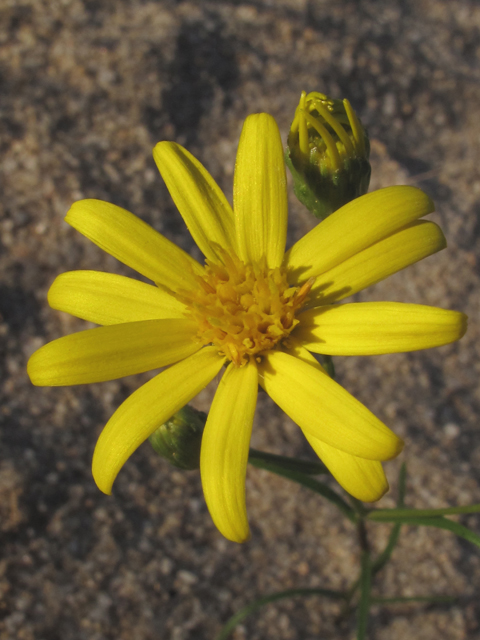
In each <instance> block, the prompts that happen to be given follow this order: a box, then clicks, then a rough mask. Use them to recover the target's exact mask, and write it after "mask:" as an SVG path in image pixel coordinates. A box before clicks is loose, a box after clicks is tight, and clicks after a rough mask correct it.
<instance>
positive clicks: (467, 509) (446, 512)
mask: <svg viewBox="0 0 480 640" xmlns="http://www.w3.org/2000/svg"><path fill="white" fill-rule="evenodd" d="M462 513H463V514H465V513H480V504H472V505H466V506H464V507H446V508H445V509H376V510H374V511H370V512H369V513H368V515H367V516H366V517H367V519H368V520H377V521H382V522H392V519H397V520H403V519H404V518H417V517H418V518H436V517H437V516H454V515H457V514H462Z"/></svg>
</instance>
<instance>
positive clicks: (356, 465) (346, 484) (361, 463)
mask: <svg viewBox="0 0 480 640" xmlns="http://www.w3.org/2000/svg"><path fill="white" fill-rule="evenodd" d="M288 342H289V348H285V347H284V349H283V350H284V351H285V352H286V353H289V354H291V355H293V356H295V357H296V358H300V360H302V361H303V362H306V363H308V364H309V365H311V366H313V367H315V368H316V369H318V370H319V371H321V372H323V373H325V374H326V371H325V369H324V368H323V367H322V365H321V364H320V363H319V362H318V361H317V360H316V359H315V358H314V356H313V355H312V354H311V353H310V351H307V350H306V349H305V348H304V347H302V346H301V345H300V344H299V343H298V342H296V341H295V340H294V339H292V338H289V340H288ZM304 436H305V437H306V439H307V440H308V442H309V443H310V446H311V447H312V449H313V450H314V451H315V453H316V454H317V455H318V457H319V458H321V459H322V461H323V462H324V463H325V464H326V466H327V467H328V468H329V470H330V472H331V474H332V475H333V477H334V478H335V479H336V480H337V482H338V483H339V484H340V485H341V486H342V487H343V488H344V489H345V491H347V492H348V493H349V494H350V495H352V496H353V497H354V498H357V500H362V501H363V502H375V501H376V500H380V498H381V497H382V496H383V495H384V494H385V493H386V492H387V491H388V482H387V479H386V477H385V473H384V471H383V468H382V465H381V463H380V462H378V461H377V460H366V459H365V458H359V457H357V456H352V455H351V454H349V453H345V451H340V449H336V448H335V447H331V446H330V445H328V444H326V443H325V442H322V441H321V440H319V439H318V438H314V437H313V436H312V435H311V434H310V433H308V432H304Z"/></svg>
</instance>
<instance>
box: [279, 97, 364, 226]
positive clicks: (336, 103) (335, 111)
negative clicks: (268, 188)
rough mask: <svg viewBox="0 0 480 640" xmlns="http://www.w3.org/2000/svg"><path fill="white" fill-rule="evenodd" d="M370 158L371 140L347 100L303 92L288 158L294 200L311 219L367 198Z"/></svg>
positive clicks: (324, 215) (289, 140) (322, 217)
mask: <svg viewBox="0 0 480 640" xmlns="http://www.w3.org/2000/svg"><path fill="white" fill-rule="evenodd" d="M369 154H370V144H369V141H368V136H367V134H366V132H365V129H364V128H363V126H362V125H361V124H360V121H359V120H358V118H357V116H356V114H355V112H354V111H353V109H352V107H351V106H350V103H349V102H348V100H343V101H342V100H333V99H331V98H329V97H328V96H326V95H324V94H322V93H318V92H316V91H313V92H312V93H309V94H308V95H307V94H306V92H305V91H303V92H302V95H301V97H300V103H299V105H298V107H297V109H296V111H295V118H294V120H293V122H292V126H291V128H290V133H289V134H288V144H287V149H286V154H285V158H286V163H287V166H288V167H289V169H290V171H291V173H292V176H293V180H294V191H295V195H296V196H297V198H298V199H299V200H300V202H302V203H303V204H304V205H305V206H306V207H307V209H308V210H309V211H311V213H313V214H314V215H315V216H316V217H317V218H321V219H324V218H326V217H327V216H329V215H330V214H331V213H333V212H334V211H336V210H337V209H339V208H340V207H342V206H343V205H344V204H346V203H347V202H350V201H351V200H354V199H355V198H358V197H359V196H362V195H364V194H365V193H367V191H368V185H369V183H370V173H371V169H370V163H369V161H368V158H369Z"/></svg>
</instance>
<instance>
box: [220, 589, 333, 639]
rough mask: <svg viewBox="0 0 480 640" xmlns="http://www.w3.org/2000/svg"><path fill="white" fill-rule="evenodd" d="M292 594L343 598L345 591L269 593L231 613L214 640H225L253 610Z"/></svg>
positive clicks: (298, 590)
mask: <svg viewBox="0 0 480 640" xmlns="http://www.w3.org/2000/svg"><path fill="white" fill-rule="evenodd" d="M293 596H325V597H327V598H333V599H334V600H344V599H345V593H344V592H343V591H333V590H332V589H287V590H286V591H279V592H277V593H271V594H270V595H268V596H264V597H263V598H259V599H258V600H255V601H254V602H251V603H250V604H247V606H246V607H243V609H240V611H238V612H237V613H236V614H235V615H233V616H232V617H231V618H230V619H229V620H228V621H227V623H226V624H225V625H224V626H223V628H222V629H221V631H220V633H219V634H218V636H217V637H216V640H226V638H228V636H229V634H230V633H231V632H232V631H233V629H234V628H235V627H236V626H237V624H239V623H240V622H241V621H242V620H243V619H244V618H246V617H247V616H249V615H250V614H252V613H255V611H258V610H259V609H261V608H262V607H264V606H265V605H266V604H270V603H271V602H276V601H277V600H283V599H284V598H292V597H293Z"/></svg>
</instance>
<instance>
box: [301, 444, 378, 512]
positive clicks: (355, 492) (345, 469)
mask: <svg viewBox="0 0 480 640" xmlns="http://www.w3.org/2000/svg"><path fill="white" fill-rule="evenodd" d="M305 437H306V438H307V440H308V442H309V443H310V446H311V447H312V449H313V450H314V451H315V453H316V454H317V456H318V457H319V458H321V460H322V462H323V463H324V464H325V465H326V466H327V467H328V469H329V471H330V473H331V474H332V476H333V477H334V478H335V480H336V481H337V482H338V484H339V485H340V486H342V487H343V488H344V489H345V491H347V492H348V493H349V494H350V495H352V496H353V497H354V498H357V500H362V502H376V501H377V500H380V498H381V497H382V496H383V495H384V494H385V493H386V492H387V491H388V481H387V478H386V477H385V472H384V471H383V467H382V463H381V462H378V461H377V460H366V459H365V458H359V457H358V456H352V455H350V454H349V453H345V451H340V449H336V448H335V447H330V446H329V445H328V444H326V443H325V442H322V441H321V440H318V438H314V437H313V436H311V435H310V434H308V433H305Z"/></svg>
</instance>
